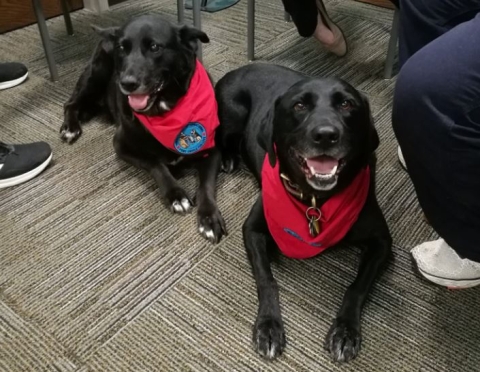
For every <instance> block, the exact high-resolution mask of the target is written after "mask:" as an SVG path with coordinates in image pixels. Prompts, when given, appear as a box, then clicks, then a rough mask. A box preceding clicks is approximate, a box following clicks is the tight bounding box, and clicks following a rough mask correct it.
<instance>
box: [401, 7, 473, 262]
mask: <svg viewBox="0 0 480 372" xmlns="http://www.w3.org/2000/svg"><path fill="white" fill-rule="evenodd" d="M392 122H393V129H394V131H395V135H396V136H397V139H398V142H399V144H400V147H401V148H402V152H403V155H404V158H405V161H406V164H407V168H408V172H409V174H410V177H411V179H412V182H413V184H414V186H415V190H416V192H417V196H418V200H419V202H420V205H421V207H422V209H423V211H424V212H425V215H426V217H427V219H428V221H429V222H430V224H431V225H432V227H433V228H434V229H435V230H436V231H437V232H438V234H439V235H440V236H441V237H442V238H443V239H445V241H446V242H447V243H448V244H449V245H450V246H451V247H452V248H454V249H455V250H456V251H457V252H458V254H459V255H460V256H462V257H465V258H468V259H472V260H474V261H478V262H480V14H478V15H477V16H476V17H475V18H474V19H472V20H470V21H468V22H465V23H463V24H461V25H458V26H457V27H455V28H453V29H452V30H450V31H448V32H447V33H445V34H444V35H442V36H440V37H438V38H436V39H435V40H434V41H432V42H431V43H430V44H428V45H426V46H425V47H423V48H422V49H420V50H419V51H418V52H417V53H415V54H414V55H413V56H412V57H410V58H409V59H408V61H407V62H406V63H405V65H404V66H403V67H402V69H401V70H400V74H399V76H398V81H397V85H396V88H395V96H394V102H393V117H392Z"/></svg>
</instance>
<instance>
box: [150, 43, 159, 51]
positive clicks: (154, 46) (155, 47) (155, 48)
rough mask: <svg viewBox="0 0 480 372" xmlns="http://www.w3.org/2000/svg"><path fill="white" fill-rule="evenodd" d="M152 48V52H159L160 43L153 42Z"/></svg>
mask: <svg viewBox="0 0 480 372" xmlns="http://www.w3.org/2000/svg"><path fill="white" fill-rule="evenodd" d="M150 50H151V51H152V52H154V53H155V52H158V51H159V50H160V45H158V44H155V43H152V44H151V45H150Z"/></svg>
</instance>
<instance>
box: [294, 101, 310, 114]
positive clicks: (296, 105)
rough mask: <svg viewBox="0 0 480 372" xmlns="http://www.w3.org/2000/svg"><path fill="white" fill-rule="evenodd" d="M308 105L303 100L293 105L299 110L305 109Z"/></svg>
mask: <svg viewBox="0 0 480 372" xmlns="http://www.w3.org/2000/svg"><path fill="white" fill-rule="evenodd" d="M306 108H307V107H306V106H305V105H304V104H303V103H302V102H297V103H295V105H293V109H294V110H295V111H297V112H299V111H303V110H305V109H306Z"/></svg>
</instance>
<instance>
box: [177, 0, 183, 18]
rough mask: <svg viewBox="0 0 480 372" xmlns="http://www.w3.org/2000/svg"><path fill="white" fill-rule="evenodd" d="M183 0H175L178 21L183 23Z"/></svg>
mask: <svg viewBox="0 0 480 372" xmlns="http://www.w3.org/2000/svg"><path fill="white" fill-rule="evenodd" d="M184 7H185V1H184V0H177V16H178V23H183V21H184V19H185V11H184Z"/></svg>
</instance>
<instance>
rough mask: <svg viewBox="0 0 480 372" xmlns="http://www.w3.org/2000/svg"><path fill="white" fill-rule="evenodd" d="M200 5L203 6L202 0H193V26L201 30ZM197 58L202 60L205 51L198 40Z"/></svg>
mask: <svg viewBox="0 0 480 372" xmlns="http://www.w3.org/2000/svg"><path fill="white" fill-rule="evenodd" d="M200 7H201V0H193V26H195V27H196V28H198V29H199V30H201V29H202V21H201V15H200ZM197 58H198V59H199V60H200V62H202V58H203V51H202V43H201V42H198V49H197Z"/></svg>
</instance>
